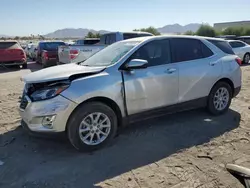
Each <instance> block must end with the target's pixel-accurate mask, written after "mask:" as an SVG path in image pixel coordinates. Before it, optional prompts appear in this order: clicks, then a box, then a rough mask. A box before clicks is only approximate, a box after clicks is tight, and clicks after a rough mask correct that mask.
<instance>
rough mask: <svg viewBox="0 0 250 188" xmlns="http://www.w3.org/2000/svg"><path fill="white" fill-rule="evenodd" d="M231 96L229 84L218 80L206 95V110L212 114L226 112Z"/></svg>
mask: <svg viewBox="0 0 250 188" xmlns="http://www.w3.org/2000/svg"><path fill="white" fill-rule="evenodd" d="M232 96H233V93H232V88H231V86H230V85H229V84H228V83H226V82H218V83H217V84H216V85H215V86H214V87H213V88H212V90H211V92H210V94H209V96H208V104H207V109H208V111H209V112H210V113H211V114H213V115H221V114H224V113H226V112H227V111H228V109H229V106H230V104H231V100H232Z"/></svg>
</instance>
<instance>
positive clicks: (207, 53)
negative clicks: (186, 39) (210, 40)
mask: <svg viewBox="0 0 250 188" xmlns="http://www.w3.org/2000/svg"><path fill="white" fill-rule="evenodd" d="M200 43H201V50H202V55H203V58H206V57H210V56H212V55H214V53H213V52H212V51H211V50H210V49H209V48H208V47H207V46H206V45H205V44H204V43H203V42H200Z"/></svg>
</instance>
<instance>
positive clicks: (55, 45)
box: [41, 42, 65, 50]
mask: <svg viewBox="0 0 250 188" xmlns="http://www.w3.org/2000/svg"><path fill="white" fill-rule="evenodd" d="M61 45H65V43H64V42H48V43H42V45H41V46H42V48H43V49H45V50H46V49H57V48H58V46H61Z"/></svg>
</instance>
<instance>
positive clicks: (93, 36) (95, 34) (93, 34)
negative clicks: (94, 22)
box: [85, 31, 101, 38]
mask: <svg viewBox="0 0 250 188" xmlns="http://www.w3.org/2000/svg"><path fill="white" fill-rule="evenodd" d="M100 37H101V34H100V33H93V32H91V31H89V32H88V34H87V35H86V36H85V38H100Z"/></svg>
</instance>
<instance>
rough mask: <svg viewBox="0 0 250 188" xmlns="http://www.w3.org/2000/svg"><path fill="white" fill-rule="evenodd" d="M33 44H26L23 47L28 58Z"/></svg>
mask: <svg viewBox="0 0 250 188" xmlns="http://www.w3.org/2000/svg"><path fill="white" fill-rule="evenodd" d="M31 45H32V43H29V44H26V45H25V47H23V49H24V51H25V54H26V56H27V57H29V53H30V47H31Z"/></svg>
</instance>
